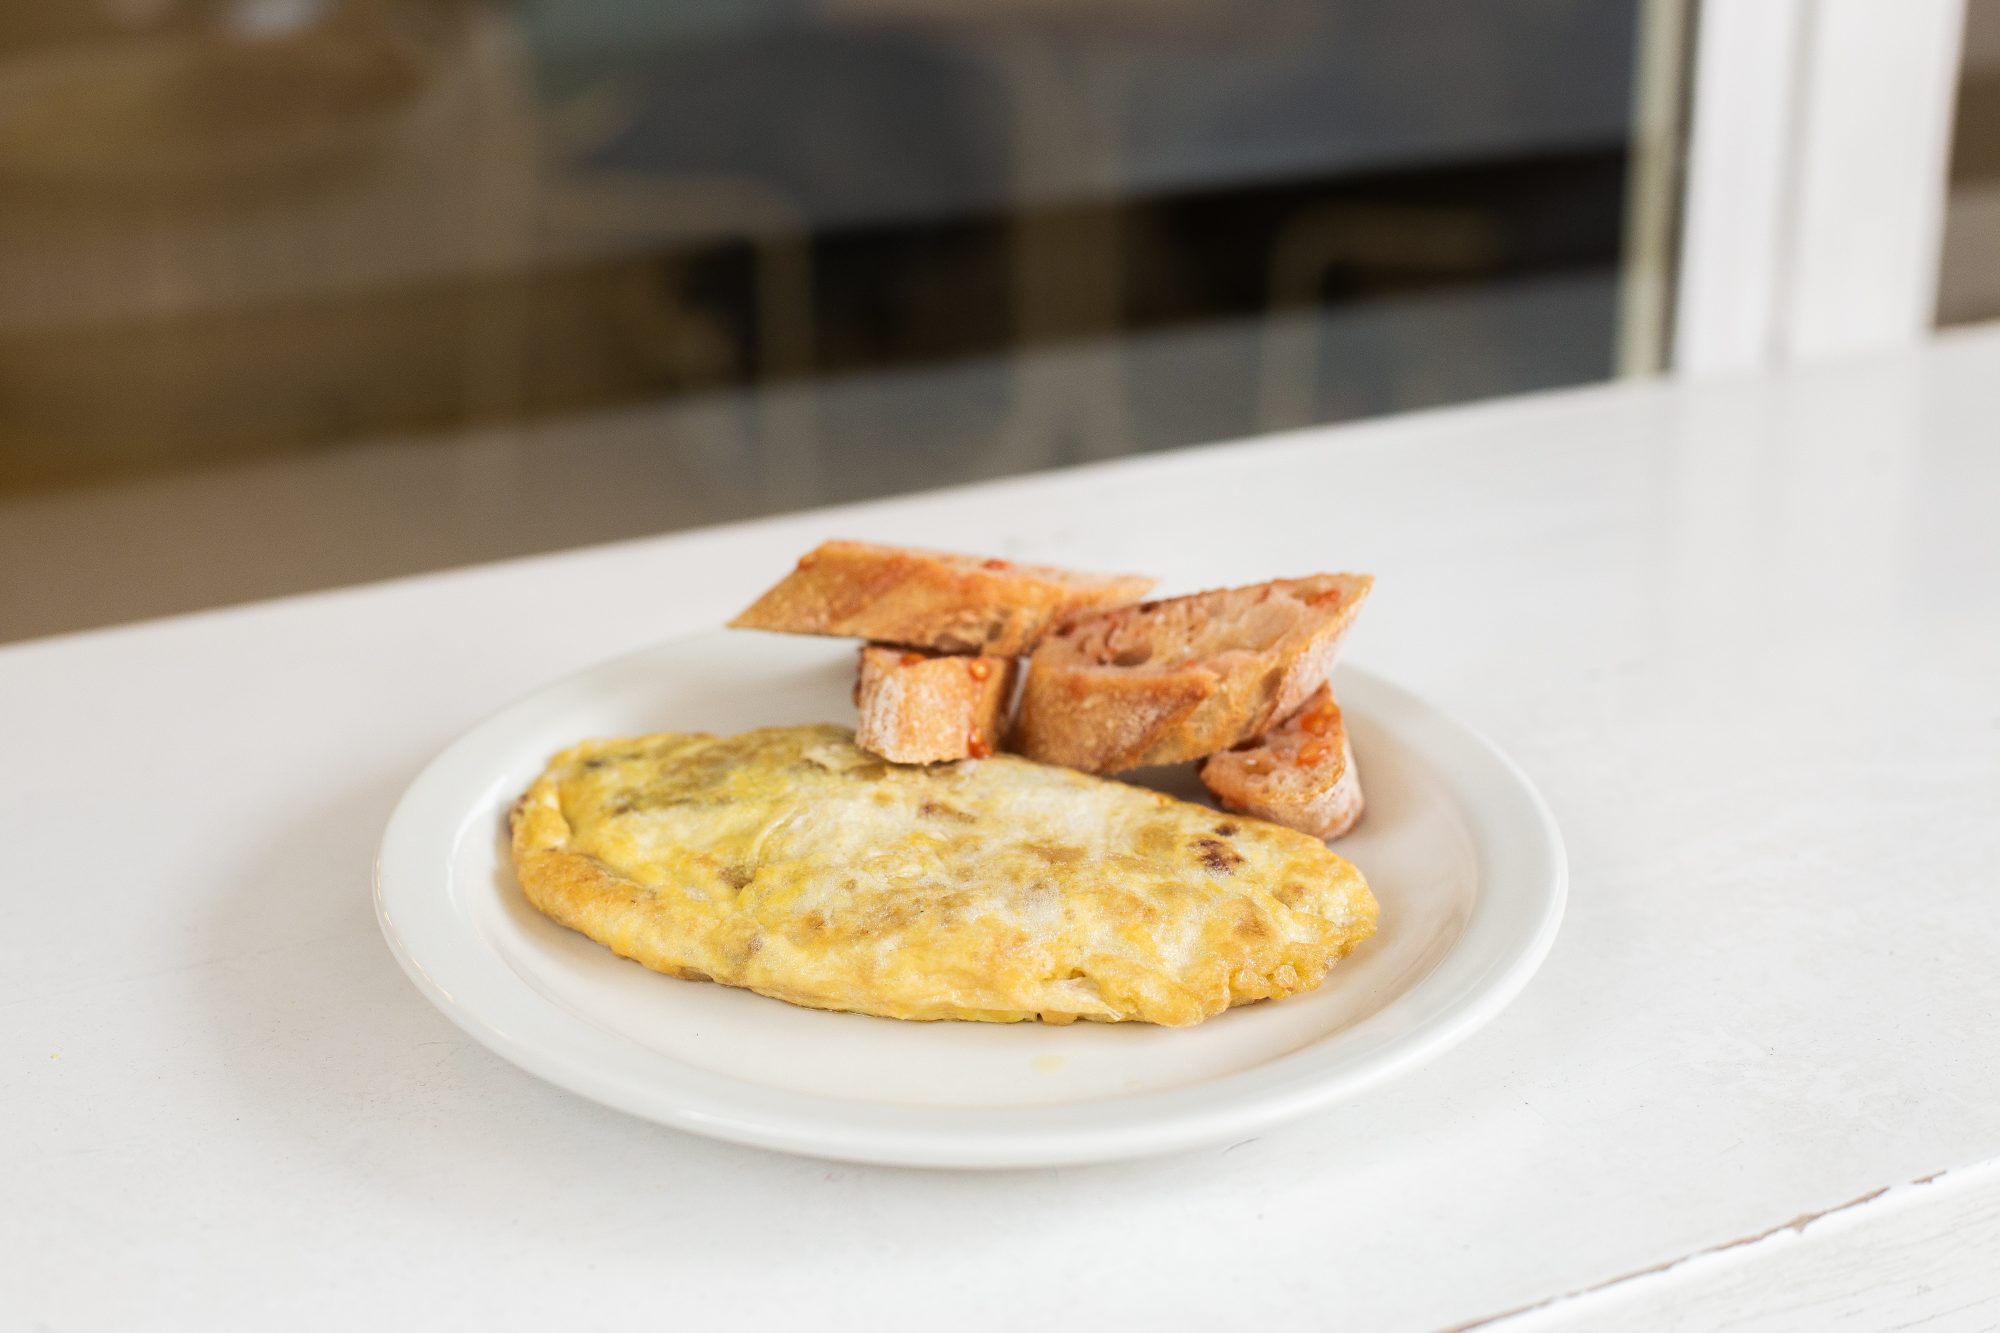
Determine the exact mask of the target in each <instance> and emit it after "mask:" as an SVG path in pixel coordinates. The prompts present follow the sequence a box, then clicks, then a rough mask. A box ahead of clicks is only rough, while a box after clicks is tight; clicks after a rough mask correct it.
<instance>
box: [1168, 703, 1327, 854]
mask: <svg viewBox="0 0 2000 1333" xmlns="http://www.w3.org/2000/svg"><path fill="white" fill-rule="evenodd" d="M1201 781H1202V785H1203V786H1205V787H1207V788H1208V790H1209V791H1210V792H1211V793H1212V794H1213V795H1214V796H1215V799H1216V800H1218V801H1220V802H1222V804H1223V806H1224V808H1226V809H1230V810H1234V811H1236V812H1237V813H1238V814H1245V815H1255V816H1256V817H1257V818H1259V819H1268V820H1270V821H1271V822H1272V823H1273V824H1283V825H1284V826H1285V827H1286V828H1295V829H1297V830H1298V831H1299V832H1301V833H1310V834H1312V835H1313V836H1314V837H1316V838H1337V837H1339V836H1340V835H1341V834H1343V833H1345V832H1347V831H1348V830H1349V829H1351V828H1353V827H1354V824H1355V821H1356V820H1358V819H1360V818H1361V810H1362V806H1363V800H1362V796H1361V777H1360V775H1359V774H1358V773H1357V772H1355V768H1354V747H1353V746H1352V745H1350V744H1349V743H1348V740H1347V724H1346V722H1344V721H1343V720H1342V719H1341V716H1340V705H1339V704H1338V703H1336V702H1334V698H1333V689H1332V687H1330V686H1327V685H1322V686H1320V687H1319V689H1318V691H1317V692H1315V693H1314V695H1313V697H1312V698H1310V699H1308V700H1306V706H1305V707H1304V708H1301V709H1300V710H1299V711H1298V712H1296V713H1294V714H1292V715H1291V716H1290V717H1288V718H1286V719H1285V720H1284V721H1283V722H1280V723H1279V724H1278V725H1277V726H1276V727H1275V728H1274V729H1273V730H1272V731H1271V733H1270V734H1269V735H1267V736H1265V737H1264V738H1263V739H1262V740H1259V741H1247V742H1245V743H1244V744H1242V745H1239V746H1237V747H1236V748H1234V749H1231V750H1224V751H1223V752H1222V753H1221V754H1218V755H1211V756H1209V757H1208V758H1207V759H1204V760H1203V761H1202V764H1201Z"/></svg>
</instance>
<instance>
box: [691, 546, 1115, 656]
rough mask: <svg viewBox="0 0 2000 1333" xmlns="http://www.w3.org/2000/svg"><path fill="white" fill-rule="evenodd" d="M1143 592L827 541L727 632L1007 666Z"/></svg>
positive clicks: (1035, 568) (1084, 578) (1091, 578)
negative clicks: (1076, 620)
mask: <svg viewBox="0 0 2000 1333" xmlns="http://www.w3.org/2000/svg"><path fill="white" fill-rule="evenodd" d="M1152 586H1153V580H1152V579H1149V578H1145V577H1143V576H1140V575H1137V574H1080V573H1075V572H1073V571H1070V570H1066V569H1057V568H1054V567H1052V566H1048V565H1021V564H1015V563H1013V562H1012V561H1008V560H998V559H985V558H982V557H980V556H976V555H954V554H950V553H948V552H943V551H926V550H920V549H917V548H914V547H905V546H880V545H876V544H874V543H871V542H849V541H830V542H825V543H823V544H821V545H820V546H819V547H818V548H817V549H815V550H813V551H810V552H808V553H807V554H806V555H804V556H803V557H801V558H800V560H799V563H798V566H797V568H795V569H793V570H792V572H791V573H789V574H787V575H786V576H785V577H784V578H783V579H780V580H779V581H778V583H777V584H776V585H775V586H774V587H772V588H771V589H770V590H769V591H768V592H766V593H765V594H764V595H763V596H762V597H759V598H758V599H757V600H756V601H755V602H753V603H752V604H751V605H750V607H749V608H748V609H747V610H745V611H744V612H743V613H742V614H741V615H739V616H737V617H736V618H735V619H734V620H732V621H730V622H729V624H730V626H731V628H734V629H763V630H776V631H779V632H781V633H786V634H830V635H834V636H836V637H841V638H854V639H872V640H874V641H876V642H878V643H889V644H898V645H901V646H903V647H909V648H928V649H932V650H935V651H938V652H947V653H985V654H990V655H994V656H1001V657H1011V656H1015V655H1017V654H1020V653H1025V652H1027V651H1028V650H1029V649H1031V648H1033V647H1034V646H1035V644H1036V643H1037V642H1039V641H1040V640H1041V638H1042V636H1043V635H1045V634H1047V633H1048V632H1049V631H1050V630H1052V629H1054V628H1055V627H1056V626H1058V625H1060V624H1062V623H1063V622H1064V621H1066V620H1068V619H1069V618H1070V617H1072V616H1075V615H1077V614H1080V613H1082V612H1086V611H1094V610H1100V609H1103V608H1106V607H1113V606H1123V605H1127V604H1130V603H1132V602H1136V601H1138V600H1139V599H1140V598H1141V597H1144V596H1145V595H1146V593H1147V592H1148V591H1149V590H1150V589H1151V588H1152Z"/></svg>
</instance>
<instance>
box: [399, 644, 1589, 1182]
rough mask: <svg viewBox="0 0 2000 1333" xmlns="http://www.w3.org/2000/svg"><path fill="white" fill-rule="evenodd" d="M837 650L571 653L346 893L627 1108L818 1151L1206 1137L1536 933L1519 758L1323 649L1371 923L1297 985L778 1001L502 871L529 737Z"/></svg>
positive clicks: (1373, 1077)
mask: <svg viewBox="0 0 2000 1333" xmlns="http://www.w3.org/2000/svg"><path fill="white" fill-rule="evenodd" d="M853 670H854V650H853V647H852V645H849V644H843V643H835V642H831V641H828V640H816V639H806V638H787V637H784V636H780V635H768V634H748V633H737V634H721V633H718V634H710V635H704V636H701V637H698V638H693V639H685V640H681V641H679V642H676V643H669V644H664V645H662V646H660V647H657V648H651V649H648V650H646V651H644V652H640V653H635V654H633V655H631V656H629V657H623V658H619V659H617V660H615V661H611V662H606V663H603V664H601V665H599V666H595V667H592V668H590V669H589V670H586V671H583V672H580V673H579V674H577V675H574V676H571V677H569V678H568V679H565V680H561V681H557V682H556V683H555V684H552V685H550V686H548V687H547V688H545V689H542V690H540V691H539V692H537V693H535V694H534V695H531V696H530V697H528V698H527V699H524V700H522V701H521V702H519V703H517V704H515V705H514V706H512V707H511V708H508V709H507V710H506V711H504V712H502V713H500V714H499V715H497V716H495V717H493V718H491V719H489V720H488V721H486V722H484V723H482V724H480V725H479V726H477V727H475V728H473V730H472V731H470V732H469V733H467V734H466V735H465V736H464V737H462V738H461V739H460V740H459V741H458V742H457V743H455V744H454V745H452V746H451V748H450V749H448V750H446V751H445V752H444V753H443V754H442V755H440V756H438V758H437V759H436V760H435V761H433V762H432V764H431V765H430V767H428V768H426V769H425V770H424V772H423V773H422V775H421V776H419V777H418V778H417V780H416V782H415V783H414V784H413V785H412V786H411V787H410V790H409V791H408V793H406V794H405V795H404V797H403V800H402V802H401V804H399V805H398V806H397V807H396V812H395V814H394V815H393V816H392V817H391V818H390V820H389V828H388V832H387V834H386V835H385V836H384V838H383V841H382V851H381V856H380V859H379V860H378V862H377V865H376V875H375V909H376V913H377V915H378V916H379V917H380V918H381V922H382V932H383V934H384V935H386V936H387V937H388V940H389V945H390V947H391V948H392V949H394V950H395V953H396V957H397V958H398V959H399V960H400V961H401V962H402V964H403V968H404V970H405V971H407V972H408V973H409V974H410V976H411V978H412V979H413V980H414V981H415V982H416V983H417V985H418V986H419V987H420V988H421V989H422V990H423V992H424V994H426V995H428V996H429V997H430V998H431V1000H432V1002H433V1003H435V1004H436V1005H437V1006H438V1007H439V1008H440V1009H443V1010H444V1011H445V1013H447V1014H449V1015H450V1016H451V1018H452V1019H453V1021H455V1022H456V1023H457V1024H458V1025H459V1026H460V1027H462V1028H464V1029H465V1030H466V1031H467V1032H469V1033H471V1034H472V1035H473V1036H474V1037H477V1038H478V1039H479V1040H480V1041H482V1042H484V1043H485V1044H486V1045H487V1046H489V1047H491V1048H492V1049H493V1050H495V1051H497V1052H499V1053H500V1054H501V1055H503V1056H505V1057H506V1058H507V1059H509V1060H511V1061H513V1062H514V1063H515V1064H517V1065H520V1066H521V1067H522V1068H523V1069H526V1070H528V1071H529V1072H530V1073H533V1074H538V1075H540V1076H541V1077H542V1078H545V1079H547V1080H549V1081H550V1082H552V1083H555V1084H557V1085H559V1086H561V1087H565V1088H568V1089H570V1090H572V1091H574V1092H578V1093H581V1094H583V1095H584V1096H586V1097H590V1098H593V1099H595V1100H597V1101H600V1102H604V1103H606V1104H607V1105H610V1106H615V1107H619V1108H620V1109H622V1110H625V1111H629V1112H631V1113H632V1114H634V1115H639V1116H644V1117H646V1118H647V1119H650V1120H656V1121H659V1122H660V1123H662V1124H667V1125H672V1126H675V1127H676V1128H679V1129H684V1130H690V1131H692V1132H694V1133H697V1134H708V1135H712V1136H714V1137H716V1138H721V1139H730V1140H734V1141H735V1142H738V1143H750V1144H757V1145H760V1146H763V1147H767V1148H779V1149H783V1150H786V1151H789V1152H799V1153H808V1154H812V1155H814V1156H820V1157H837V1158H845V1159H849V1160H853V1161H863V1162H890V1163H901V1164H907V1165H922V1166H963V1167H1005V1166H1034V1165H1050V1164H1056V1163H1064V1162H1084V1161H1100V1160H1107V1159H1112V1158H1121V1157H1139V1156H1145V1155H1148V1154H1153V1153H1162V1152H1169V1151H1173V1150H1176V1149H1183V1148H1190V1147H1194V1146H1196V1145H1199V1144H1205V1143H1213V1142H1217V1141H1226V1140H1228V1139H1231V1138H1240V1137H1242V1136H1244V1135H1247V1134H1251V1133H1254V1132H1256V1131H1257V1130H1258V1129H1260V1128H1262V1127H1264V1126H1267V1125H1270V1124H1272V1123H1274V1122H1276V1121H1279V1120H1283V1119H1286V1118H1288V1117H1291V1116H1296V1115H1299V1114H1301V1113H1303V1112H1306V1111H1310V1110H1312V1109H1314V1108H1315V1107H1321V1106H1325V1105H1327V1104H1329V1103H1331V1102H1334V1101H1337V1100H1339V1099H1341V1098H1345V1097H1350V1096H1353V1095H1354V1094H1355V1093H1357V1092H1359V1091H1360V1090H1361V1089H1363V1088H1365V1087H1368V1086H1370V1085H1372V1084H1377V1083H1380V1082H1382V1081H1383V1080H1384V1079H1387V1078H1390V1077H1392V1076H1394V1075H1396V1074H1399V1073H1402V1072H1403V1071H1405V1070H1408V1069H1410V1068H1412V1067H1413V1066H1415V1065H1416V1064H1418V1063H1419V1062H1420V1061H1423V1060H1426V1059H1428V1058H1430V1057H1432V1056H1434V1055H1437V1054H1438V1053H1439V1052H1440V1051H1443V1050H1444V1049H1445V1048H1447V1047H1448V1046H1450V1045H1451V1044H1452V1043H1454V1042H1456V1041H1458V1040H1459V1039H1460V1038H1462V1037H1464V1036H1465V1035H1466V1034H1467V1033H1469V1032H1471V1031H1473V1030H1474V1029H1475V1028H1477V1027H1478V1026H1479V1025H1480V1024H1482V1023H1484V1022H1485V1021H1486V1020H1488V1019H1489V1018H1491V1017H1493V1015H1494V1014H1495V1013H1497V1012H1499V1010H1500V1009H1501V1008H1502V1007H1503V1006H1504V1005H1505V1004H1506V1003H1507V1001H1508V1000H1510V999H1511V998H1513V996H1514V995H1515V994H1516V993H1517V992H1518V991H1519V990H1520V989H1521V987H1522V986H1523V985H1524V984H1526V982H1527V980H1528V978H1529V977H1530V976H1531V975H1532V974H1533V973H1534V970H1535V968H1536V967H1537V966H1538V965H1539V964H1540V962H1541V960H1542V957H1543V955H1544V954H1546V953H1547V952H1548V948H1549V944H1550V942H1551V941H1552V940H1553V939H1554V937H1555V932H1556V925H1557V922H1558V921H1559V920H1560V919H1561V916H1562V906H1563V896H1564V884H1565V879H1566V870H1565V864H1564V860H1563V852H1562V844H1561V840H1560V838H1559V836H1558V834H1557V832H1556V827H1555V823H1554V821H1553V820H1552V819H1551V818H1550V817H1549V812H1548V809H1547V808H1546V807H1545V806H1544V805H1543V804H1542V801H1541V799H1540V798H1539V797H1538V796H1537V795H1536V794H1535V791H1534V789H1533V788H1532V787H1531V786H1530V785H1529V783H1528V780H1527V779H1526V778H1525V777H1524V776H1523V775H1522V774H1521V772H1520V770H1519V769H1517V768H1515V767H1514V765H1513V764H1512V763H1510V762H1509V761H1508V760H1507V759H1506V757H1505V756H1503V755H1502V754H1500V753H1499V752H1498V751H1497V750H1495V749H1494V748H1493V747H1492V745H1490V744H1489V743H1487V742H1486V741H1484V740H1482V739H1481V738H1479V737H1478V736H1476V735H1474V734H1473V733H1471V732H1469V731H1467V730H1466V729H1465V728H1463V727H1461V726H1459V725H1457V724H1456V723H1454V722H1452V721H1450V720H1449V719H1448V718H1445V717H1444V716H1442V715H1441V714H1439V713H1438V712H1437V711H1436V710H1434V709H1432V708H1431V707H1429V706H1428V705H1426V704H1425V703H1423V702H1422V701H1421V700H1419V699H1417V698H1415V697H1414V696H1412V695H1410V694H1408V693H1406V692H1404V691H1403V690H1401V689H1398V688H1396V687H1395V686H1393V685H1390V684H1389V683H1387V682H1386V681H1383V680H1381V679H1380V678H1378V677H1376V676H1372V675H1370V674H1368V673H1366V672H1364V671H1360V670H1356V669H1353V668H1347V667H1343V668H1341V669H1340V670H1339V671H1338V672H1337V674H1336V677H1335V686H1336V689H1337V691H1338V693H1339V696H1340V699H1341V703H1342V705H1343V710H1344V712H1345V714H1346V717H1347V721H1348V726H1349V728H1350V731H1351V733H1352V735H1353V739H1354V748H1355V753H1356V756H1357V759H1356V762H1357V763H1358V765H1359V767H1360V769H1361V775H1362V780H1363V782H1364V783H1365V784H1366V787H1367V792H1368V814H1367V816H1366V817H1365V818H1364V819H1363V820H1362V822H1361V825H1360V827H1359V828H1358V829H1357V830H1356V831H1355V832H1354V833H1353V834H1351V835H1349V836H1348V837H1347V838H1344V839H1342V840H1341V842H1340V843H1339V850H1340V852H1341V854H1342V855H1344V856H1346V857H1348V858H1349V859H1350V860H1352V861H1354V862H1355V864H1357V865H1358V866H1360V867H1361V870H1362V872H1363V873H1364V874H1366V875H1367V876H1368V882H1369V883H1370V885H1372V886H1373V888H1374V890H1375V894H1376V897H1377V898H1379V899H1380V900H1381V904H1382V921H1381V928H1380V930H1379V931H1378V933H1377V934H1376V936H1375V938H1373V939H1372V940H1370V941H1368V942H1367V943H1366V944H1364V945H1362V946H1361V947H1360V948H1359V949H1357V950H1356V951H1355V953H1354V954H1353V955H1352V956H1351V957H1349V958H1348V959H1347V960H1346V961H1344V962H1342V963H1341V964H1340V965H1339V966H1337V967H1336V968H1334V970H1333V972H1332V974H1331V975H1330V976H1329V977H1328V979H1327V981H1326V983H1325V984H1324V985H1323V986H1321V987H1320V989H1319V990H1318V991H1316V992H1314V993H1312V994H1310V995H1302V996H1297V997H1295V998H1292V999H1289V1000H1284V1001H1281V1002H1278V1003H1275V1004H1259V1005H1252V1006H1249V1007H1246V1008H1243V1009H1236V1010H1231V1011H1230V1012H1228V1013H1225V1014H1221V1015H1219V1016H1217V1017H1215V1018H1212V1019H1210V1020H1209V1021H1208V1022H1206V1023H1203V1024H1201V1025H1200V1026H1199V1027H1195V1028H1186V1029H1177V1030H1176V1029H1167V1028H1159V1027H1151V1026H1147V1025H1144V1024H1137V1023H1120V1024H1098V1023H1078V1024H1075V1025H1074V1026H1070V1027H1045V1026H1043V1025H1041V1024H1038V1023H1017V1024H990V1023H898V1022H894V1021H892V1020H888V1019H880V1018H867V1017H863V1016H860V1015H857V1014H834V1013H823V1012H820V1011H817V1010H810V1009H800V1008H795V1007H793V1006H791V1005H788V1004H784V1003H781V1002H779V1001H777V1000H771V999H766V998H765V997H763V996H760V995H755V994H752V993H751V992H749V991H744V990H734V989H731V988H728V987H724V986H714V985H704V984H701V983H697V982H686V981H676V980H673V979H670V978H667V977H664V976H660V975H658V974H655V973H653V972H649V971H647V970H646V969H645V968H643V967H641V966H639V965H638V964H637V963H633V962H628V961H625V960H623V959H620V958H617V957H615V956H614V955H613V954H612V953H611V952H610V950H608V949H605V948H604V947H602V946H601V945H598V944H595V943H592V942H591V941H590V940H588V939H585V938H584V937H583V936H581V935H577V934H574V933H572V932H570V931H568V930H565V929H563V928H562V927H560V926H558V925H556V924H555V923H554V922H552V921H549V920H548V919H547V918H545V917H543V916H542V915H541V914H540V913H538V912H537V911H535V909H534V908H533V907H532V906H530V905H529V904H528V902H527V900H526V899H525V898H523V897H522V895H521V892H520V890H519V888H518V887H517V886H516V885H515V883H514V878H513V870H512V867H511V865H510V863H509V858H508V856H507V853H506V847H505V844H504V834H503V823H504V817H505V812H506V809H507V806H508V803H509V802H510V801H512V800H513V798H514V797H515V796H516V795H518V794H519V793H520V792H521V791H522V790H524V789H525V788H526V787H527V785H528V784H529V783H530V782H531V781H533V779H534V778H535V776H536V774H538V773H539V772H540V771H541V768H542V765H543V763H544V762H545V761H546V760H547V758H548V756H549V755H551V754H553V753H554V752H555V751H557V750H559V749H562V748H563V747H565V746H567V745H569V744H571V743H572V742H574V741H576V740H579V739H582V738H584V737H588V736H619V735H635V734H640V733H644V732H648V731H662V730H702V731H715V732H723V733H728V732H734V731H740V730H745V729H748V728H750V727H757V726H771V725H777V724H783V723H794V722H816V721H828V720H844V719H847V718H849V717H851V716H852V712H853V709H852V705H851V703H850V702H849V698H848V691H849V688H850V686H851V683H852V676H853ZM1181 783H1182V784H1183V785H1179V786H1177V787H1176V788H1175V790H1176V791H1177V794H1182V795H1186V796H1189V797H1191V798H1194V797H1198V796H1199V794H1200V788H1199V785H1198V784H1196V783H1194V782H1193V780H1192V777H1191V776H1188V775H1183V777H1182V778H1181Z"/></svg>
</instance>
